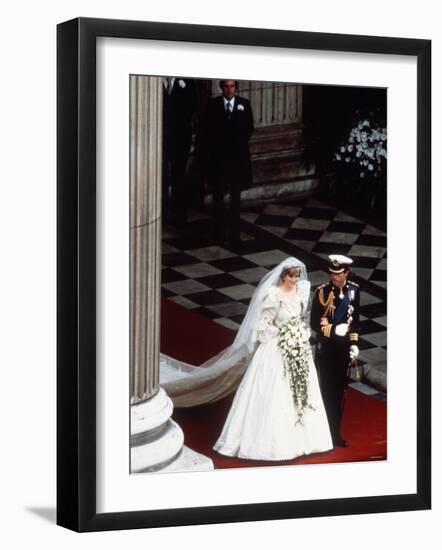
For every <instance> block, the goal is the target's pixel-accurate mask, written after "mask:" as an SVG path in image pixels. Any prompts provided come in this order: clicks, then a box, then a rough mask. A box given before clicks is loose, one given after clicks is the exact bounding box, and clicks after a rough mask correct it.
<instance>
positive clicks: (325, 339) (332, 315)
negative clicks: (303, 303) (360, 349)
mask: <svg viewBox="0 0 442 550" xmlns="http://www.w3.org/2000/svg"><path fill="white" fill-rule="evenodd" d="M359 294H360V293H359V285H357V284H356V283H354V282H352V281H347V283H346V284H345V286H344V287H343V288H342V291H341V289H339V288H337V287H335V286H334V285H333V283H331V282H328V283H325V284H323V285H321V286H319V287H318V288H317V289H316V292H315V295H314V297H313V303H312V311H311V316H310V324H311V327H312V329H313V330H315V331H316V333H317V337H318V341H319V342H320V343H321V344H337V345H347V346H351V345H352V344H356V345H357V343H358V339H359V301H360V295H359ZM323 317H325V318H326V319H327V321H328V323H327V324H326V325H322V326H321V318H323ZM341 323H349V330H348V332H347V334H346V335H345V336H338V335H336V332H335V330H336V326H337V325H339V324H341Z"/></svg>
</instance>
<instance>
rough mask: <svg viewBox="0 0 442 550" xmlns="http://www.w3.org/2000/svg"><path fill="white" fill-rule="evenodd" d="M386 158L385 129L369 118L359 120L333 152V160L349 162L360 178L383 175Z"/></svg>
mask: <svg viewBox="0 0 442 550" xmlns="http://www.w3.org/2000/svg"><path fill="white" fill-rule="evenodd" d="M386 159H387V130H386V128H383V127H381V126H380V125H378V124H376V123H373V122H370V121H369V120H361V121H359V122H358V123H357V124H356V126H354V127H353V128H352V129H351V130H350V134H349V136H348V138H347V141H346V142H345V143H343V144H341V145H340V146H339V148H338V150H337V151H336V152H335V154H334V161H335V162H345V163H349V164H351V165H353V166H354V167H355V168H357V169H358V171H359V177H360V178H365V177H367V176H372V177H376V178H377V177H380V176H383V175H384V174H385V161H386Z"/></svg>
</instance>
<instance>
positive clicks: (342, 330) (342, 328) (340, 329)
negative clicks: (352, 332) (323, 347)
mask: <svg viewBox="0 0 442 550" xmlns="http://www.w3.org/2000/svg"><path fill="white" fill-rule="evenodd" d="M347 332H348V325H347V323H341V324H340V325H336V328H335V333H336V336H345V335H346V334H347Z"/></svg>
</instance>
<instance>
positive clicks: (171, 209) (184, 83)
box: [162, 77, 196, 226]
mask: <svg viewBox="0 0 442 550" xmlns="http://www.w3.org/2000/svg"><path fill="white" fill-rule="evenodd" d="M163 86H164V95H163V189H162V193H163V195H162V215H163V220H164V221H172V222H173V223H174V224H175V225H178V226H182V225H184V224H185V222H186V215H187V186H186V167H187V161H188V158H189V152H190V148H191V145H192V116H193V113H194V111H195V108H196V92H195V87H194V83H193V81H192V80H188V79H182V78H176V77H167V78H163Z"/></svg>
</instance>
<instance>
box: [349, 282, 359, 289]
mask: <svg viewBox="0 0 442 550" xmlns="http://www.w3.org/2000/svg"><path fill="white" fill-rule="evenodd" d="M347 284H348V285H353V286H357V287H358V288H359V285H358V283H355V282H354V281H347Z"/></svg>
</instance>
